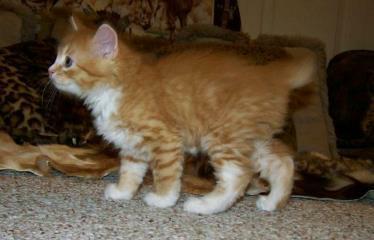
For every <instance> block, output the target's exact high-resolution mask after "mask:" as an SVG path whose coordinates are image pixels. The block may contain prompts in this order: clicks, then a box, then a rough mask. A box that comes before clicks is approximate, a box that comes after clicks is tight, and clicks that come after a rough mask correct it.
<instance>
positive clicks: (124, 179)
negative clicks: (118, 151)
mask: <svg viewBox="0 0 374 240" xmlns="http://www.w3.org/2000/svg"><path fill="white" fill-rule="evenodd" d="M147 168H148V163H147V162H145V161H143V160H139V159H135V158H133V157H130V156H127V157H123V158H122V160H121V168H120V175H119V181H118V183H117V184H113V183H111V184H109V185H108V186H107V187H106V188H105V193H104V195H105V198H106V199H112V200H121V199H123V200H130V199H131V198H132V197H133V196H134V194H135V193H136V191H137V190H138V188H139V185H140V184H141V183H142V182H143V178H144V175H145V173H146V171H147Z"/></svg>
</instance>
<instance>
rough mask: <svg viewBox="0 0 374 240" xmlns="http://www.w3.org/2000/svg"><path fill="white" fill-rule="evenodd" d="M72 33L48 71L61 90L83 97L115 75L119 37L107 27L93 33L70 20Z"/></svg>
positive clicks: (107, 82) (74, 19) (63, 42)
mask: <svg viewBox="0 0 374 240" xmlns="http://www.w3.org/2000/svg"><path fill="white" fill-rule="evenodd" d="M71 25H72V27H73V31H72V33H71V34H69V35H68V36H67V37H66V38H65V39H64V40H63V41H62V42H61V44H60V45H59V47H58V52H57V58H56V60H55V62H54V63H53V65H52V66H50V68H49V69H48V71H49V77H50V79H51V81H52V82H53V84H54V85H55V86H56V87H57V88H58V89H60V90H62V91H65V92H68V93H71V94H74V95H77V96H80V97H84V96H85V95H87V94H88V93H89V92H90V91H91V90H93V89H95V88H96V87H100V86H101V85H105V84H110V81H111V78H113V76H114V75H115V69H116V67H115V63H116V58H117V55H118V36H117V33H116V32H115V30H113V28H111V27H110V26H109V25H107V24H103V25H101V26H100V27H99V28H98V29H97V30H96V31H95V30H92V29H91V28H88V27H86V26H84V25H83V24H82V23H81V22H80V21H79V20H78V19H77V18H76V17H71Z"/></svg>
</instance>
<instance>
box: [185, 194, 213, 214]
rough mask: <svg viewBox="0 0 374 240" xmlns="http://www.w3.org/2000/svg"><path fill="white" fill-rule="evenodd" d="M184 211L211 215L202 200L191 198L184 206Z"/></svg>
mask: <svg viewBox="0 0 374 240" xmlns="http://www.w3.org/2000/svg"><path fill="white" fill-rule="evenodd" d="M183 209H184V211H187V212H190V213H201V214H210V212H209V211H207V210H209V209H208V206H207V204H206V203H205V202H204V200H203V199H202V198H197V197H190V198H188V199H187V200H186V201H185V202H184V204H183Z"/></svg>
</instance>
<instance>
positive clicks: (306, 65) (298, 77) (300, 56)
mask: <svg viewBox="0 0 374 240" xmlns="http://www.w3.org/2000/svg"><path fill="white" fill-rule="evenodd" d="M286 51H287V52H288V53H289V54H290V55H291V57H292V58H293V60H292V62H294V64H292V72H293V74H292V77H291V78H290V79H289V83H290V86H291V88H292V89H295V88H300V87H303V86H305V85H307V84H309V83H311V82H313V81H314V80H315V79H316V78H317V76H318V69H319V68H318V61H317V56H316V55H315V53H314V52H312V51H311V50H308V49H306V48H286Z"/></svg>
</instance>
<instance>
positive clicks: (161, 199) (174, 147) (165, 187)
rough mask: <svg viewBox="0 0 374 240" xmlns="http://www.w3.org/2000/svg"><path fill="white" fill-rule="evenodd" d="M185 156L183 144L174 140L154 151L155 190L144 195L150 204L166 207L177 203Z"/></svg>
mask: <svg viewBox="0 0 374 240" xmlns="http://www.w3.org/2000/svg"><path fill="white" fill-rule="evenodd" d="M183 157H184V156H183V151H182V148H181V146H180V145H179V144H178V143H176V142H173V141H170V142H166V143H164V144H162V145H160V147H158V148H156V149H155V150H154V151H153V158H154V159H153V164H152V172H153V183H154V186H153V187H154V192H151V193H148V194H147V195H146V196H145V197H144V201H145V202H146V203H147V204H148V205H149V206H155V207H160V208H165V207H171V206H174V205H175V204H176V202H177V200H178V198H179V194H180V190H181V176H182V172H183Z"/></svg>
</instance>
